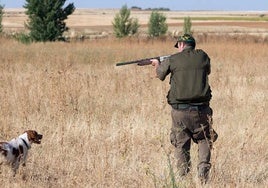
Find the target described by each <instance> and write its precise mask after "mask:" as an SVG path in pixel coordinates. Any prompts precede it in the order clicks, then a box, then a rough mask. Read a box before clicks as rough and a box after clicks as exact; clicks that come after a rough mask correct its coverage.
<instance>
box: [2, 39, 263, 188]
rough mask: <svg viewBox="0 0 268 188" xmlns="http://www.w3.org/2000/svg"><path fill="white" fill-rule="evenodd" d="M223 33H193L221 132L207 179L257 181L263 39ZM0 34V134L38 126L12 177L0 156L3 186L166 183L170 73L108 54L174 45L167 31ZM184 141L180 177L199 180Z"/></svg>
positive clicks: (170, 160)
mask: <svg viewBox="0 0 268 188" xmlns="http://www.w3.org/2000/svg"><path fill="white" fill-rule="evenodd" d="M245 38H246V37H245ZM231 39H232V38H229V37H225V38H223V37H218V38H217V36H214V37H211V38H209V37H208V38H206V40H203V39H202V38H198V40H197V42H198V43H197V48H202V49H203V50H205V51H206V52H207V53H208V54H209V56H210V58H211V64H212V73H211V75H210V83H211V87H212V90H213V99H212V102H211V106H212V108H213V110H214V127H215V129H216V131H217V132H218V134H219V139H218V141H217V142H216V143H215V144H214V149H213V151H212V169H211V176H210V181H209V184H208V185H206V186H205V187H212V188H214V187H241V188H242V187H243V188H244V187H265V186H266V185H267V184H268V149H267V142H268V137H267V135H268V128H267V121H268V118H267V110H266V108H267V107H268V106H267V105H268V102H267V92H268V85H267V79H268V76H267V70H268V64H267V62H268V54H267V50H268V44H267V41H265V40H264V41H263V42H256V41H254V40H248V38H246V39H247V40H245V41H241V40H231ZM0 42H1V46H0V53H1V55H0V71H1V73H0V87H1V92H0V100H1V101H2V102H1V104H0V123H1V127H0V139H1V140H9V139H11V138H14V137H16V136H18V135H19V134H21V133H22V132H23V131H24V130H27V129H36V130H37V131H39V132H40V133H42V134H43V135H44V137H43V141H42V144H41V145H33V146H32V148H31V150H30V153H29V159H28V164H27V166H26V167H21V168H20V170H19V173H18V175H17V176H16V177H15V178H13V177H10V173H9V169H8V168H6V167H5V166H1V171H0V176H1V177H0V184H1V186H2V187H27V188H28V187H133V188H134V187H135V188H136V187H157V188H158V187H172V177H173V176H172V173H171V172H172V171H173V172H175V173H176V169H175V159H174V157H173V151H174V148H173V147H172V146H171V144H170V142H169V132H170V127H171V118H170V107H169V106H168V105H167V104H166V98H165V96H166V94H167V91H168V89H169V84H168V79H167V80H166V81H164V82H161V81H159V80H157V79H156V78H155V77H154V72H153V69H152V67H151V66H146V67H138V66H135V65H130V66H124V67H116V66H115V63H117V62H121V61H127V60H133V59H140V58H144V57H153V56H158V55H165V54H171V53H175V52H176V49H174V48H173V45H174V42H175V41H174V40H173V39H171V38H168V39H166V40H147V39H137V38H132V39H126V40H117V39H113V38H107V39H105V40H103V39H99V40H86V41H84V42H71V43H58V42H57V43H37V44H31V45H23V44H20V43H18V42H16V41H14V40H11V39H5V38H0ZM192 147H193V150H192V152H191V154H192V163H193V164H192V165H193V168H192V172H191V176H189V177H187V179H185V180H180V179H179V178H177V177H176V176H175V178H176V179H175V181H176V184H177V185H178V186H179V187H200V184H199V182H198V178H197V174H196V165H197V164H196V162H197V147H196V145H192Z"/></svg>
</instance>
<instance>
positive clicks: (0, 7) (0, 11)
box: [0, 5, 4, 33]
mask: <svg viewBox="0 0 268 188" xmlns="http://www.w3.org/2000/svg"><path fill="white" fill-rule="evenodd" d="M3 14H4V6H3V5H0V33H2V32H3V26H2V19H3Z"/></svg>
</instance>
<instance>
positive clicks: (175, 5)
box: [0, 0, 268, 11]
mask: <svg viewBox="0 0 268 188" xmlns="http://www.w3.org/2000/svg"><path fill="white" fill-rule="evenodd" d="M70 2H72V3H74V5H75V7H76V8H121V7H122V6H123V5H127V6H128V8H131V7H132V6H137V7H140V8H143V9H146V8H169V9H170V10H228V11H230V10H231V11H267V10H268V1H267V0H67V1H66V3H70ZM0 4H1V5H4V7H5V8H22V7H23V5H24V4H25V0H0Z"/></svg>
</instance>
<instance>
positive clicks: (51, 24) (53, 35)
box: [24, 0, 75, 42]
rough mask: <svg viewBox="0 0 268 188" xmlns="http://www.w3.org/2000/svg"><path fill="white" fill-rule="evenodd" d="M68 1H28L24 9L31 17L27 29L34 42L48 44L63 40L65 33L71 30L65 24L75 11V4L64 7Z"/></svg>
mask: <svg viewBox="0 0 268 188" xmlns="http://www.w3.org/2000/svg"><path fill="white" fill-rule="evenodd" d="M65 2H66V0H38V1H37V0H26V4H25V5H24V8H25V9H26V14H27V15H28V16H29V21H28V23H26V27H27V28H28V29H29V30H30V33H29V36H30V38H31V39H32V40H33V41H37V42H46V41H56V40H63V37H62V35H63V33H64V32H65V31H67V30H68V29H69V28H68V27H67V26H66V23H65V22H64V20H65V19H67V17H68V16H69V15H71V14H72V13H73V12H74V10H75V7H74V4H73V3H70V4H68V5H67V6H65V7H64V4H65Z"/></svg>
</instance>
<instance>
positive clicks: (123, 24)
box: [112, 5, 140, 38]
mask: <svg viewBox="0 0 268 188" xmlns="http://www.w3.org/2000/svg"><path fill="white" fill-rule="evenodd" d="M112 24H113V28H114V33H115V36H116V37H117V38H122V37H126V36H129V35H134V34H136V33H137V32H138V28H139V27H140V25H139V22H138V19H134V18H130V9H128V8H127V5H124V6H123V7H122V8H121V9H120V12H119V13H117V14H116V15H115V17H114V21H113V22H112Z"/></svg>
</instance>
